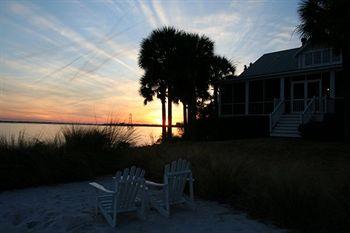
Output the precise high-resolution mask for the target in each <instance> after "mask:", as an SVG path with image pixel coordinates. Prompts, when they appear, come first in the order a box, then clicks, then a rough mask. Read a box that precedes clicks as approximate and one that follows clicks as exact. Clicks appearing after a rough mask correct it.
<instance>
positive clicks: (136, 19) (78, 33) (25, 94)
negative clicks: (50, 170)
mask: <svg viewBox="0 0 350 233" xmlns="http://www.w3.org/2000/svg"><path fill="white" fill-rule="evenodd" d="M298 2H299V1H297V0H266V1H264V0H245V1H243V0H233V1H220V0H218V1H214V0H212V1H180V0H167V1H155V0H154V1H116V0H114V1H113V0H106V1H102V0H101V1H86V0H81V1H73V0H72V1H68V0H62V1H58V0H57V1H54V0H52V1H44V0H42V1H5V0H1V1H0V119H2V120H5V119H6V120H50V121H74V122H95V121H98V122H103V121H105V120H106V119H107V118H108V117H112V118H115V119H118V120H119V121H127V120H128V117H129V113H132V116H133V122H134V123H135V122H144V123H161V111H160V102H159V101H158V100H155V101H154V102H153V103H150V104H148V105H146V106H144V105H143V99H142V97H141V96H139V94H138V88H139V83H138V80H139V78H140V77H141V75H142V73H143V71H142V70H141V69H139V68H138V65H137V57H138V51H139V45H140V42H141V40H142V39H143V38H145V37H147V35H149V34H150V32H151V31H152V29H155V28H157V27H161V26H164V25H167V26H175V27H177V28H178V29H184V30H187V31H191V32H197V33H200V34H205V35H207V36H208V37H210V38H211V39H212V40H213V41H215V51H216V53H217V54H219V55H225V56H226V57H227V58H229V59H231V60H232V61H233V63H234V64H236V65H237V68H238V73H240V72H241V71H242V67H243V65H244V64H248V63H249V62H254V61H255V60H256V59H257V58H258V57H259V56H261V55H262V54H264V53H267V52H273V51H276V50H282V49H288V48H294V47H298V46H299V45H300V42H299V38H298V35H297V34H296V33H294V30H295V26H296V25H297V24H298V15H297V6H298ZM181 109H182V107H181V106H180V107H175V113H174V120H173V122H179V121H181V120H182V119H181V116H182V112H181Z"/></svg>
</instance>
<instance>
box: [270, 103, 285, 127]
mask: <svg viewBox="0 0 350 233" xmlns="http://www.w3.org/2000/svg"><path fill="white" fill-rule="evenodd" d="M284 111H285V101H284V99H281V100H280V101H279V103H278V104H277V106H275V108H274V110H273V111H272V113H270V116H269V118H270V132H271V131H272V129H273V127H275V125H276V124H277V122H278V120H279V119H280V117H281V116H282V115H283V113H284Z"/></svg>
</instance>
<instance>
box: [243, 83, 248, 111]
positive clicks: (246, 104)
mask: <svg viewBox="0 0 350 233" xmlns="http://www.w3.org/2000/svg"><path fill="white" fill-rule="evenodd" d="M244 112H245V115H248V114H249V81H248V80H245V111H244Z"/></svg>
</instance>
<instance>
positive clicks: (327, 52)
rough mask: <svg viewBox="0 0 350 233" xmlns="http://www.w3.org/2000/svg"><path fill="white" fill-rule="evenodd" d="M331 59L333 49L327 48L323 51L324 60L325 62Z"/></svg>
mask: <svg viewBox="0 0 350 233" xmlns="http://www.w3.org/2000/svg"><path fill="white" fill-rule="evenodd" d="M330 60H331V51H330V49H325V50H323V52H322V62H323V63H329V62H330Z"/></svg>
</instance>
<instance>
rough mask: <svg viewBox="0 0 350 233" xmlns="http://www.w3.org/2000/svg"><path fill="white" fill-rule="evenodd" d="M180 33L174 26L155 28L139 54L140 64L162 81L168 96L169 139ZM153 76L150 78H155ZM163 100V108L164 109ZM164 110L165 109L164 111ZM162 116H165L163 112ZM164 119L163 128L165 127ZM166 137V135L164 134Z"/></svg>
mask: <svg viewBox="0 0 350 233" xmlns="http://www.w3.org/2000/svg"><path fill="white" fill-rule="evenodd" d="M179 34H180V32H179V31H178V30H176V29H175V28H172V27H163V28H160V29H156V30H153V31H152V33H151V34H150V35H149V36H148V37H147V38H146V39H144V40H143V41H142V43H141V50H140V54H139V66H140V67H141V68H142V69H144V70H145V72H146V73H147V72H148V73H149V74H150V75H152V76H154V77H156V80H157V82H158V83H161V87H162V88H161V89H162V91H164V90H165V91H166V93H163V92H162V94H161V95H160V96H161V97H162V98H164V97H167V98H168V133H167V136H168V139H171V136H172V102H173V78H174V73H175V72H176V70H174V68H179V67H176V66H174V65H173V63H174V62H173V57H174V56H175V55H174V53H175V52H176V38H177V36H178V35H179ZM153 79H154V78H151V79H150V80H153ZM163 103H165V101H162V109H163ZM162 112H163V111H162ZM162 116H165V114H164V113H162ZM164 122H165V121H164V119H163V128H164ZM162 136H163V138H165V135H162Z"/></svg>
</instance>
